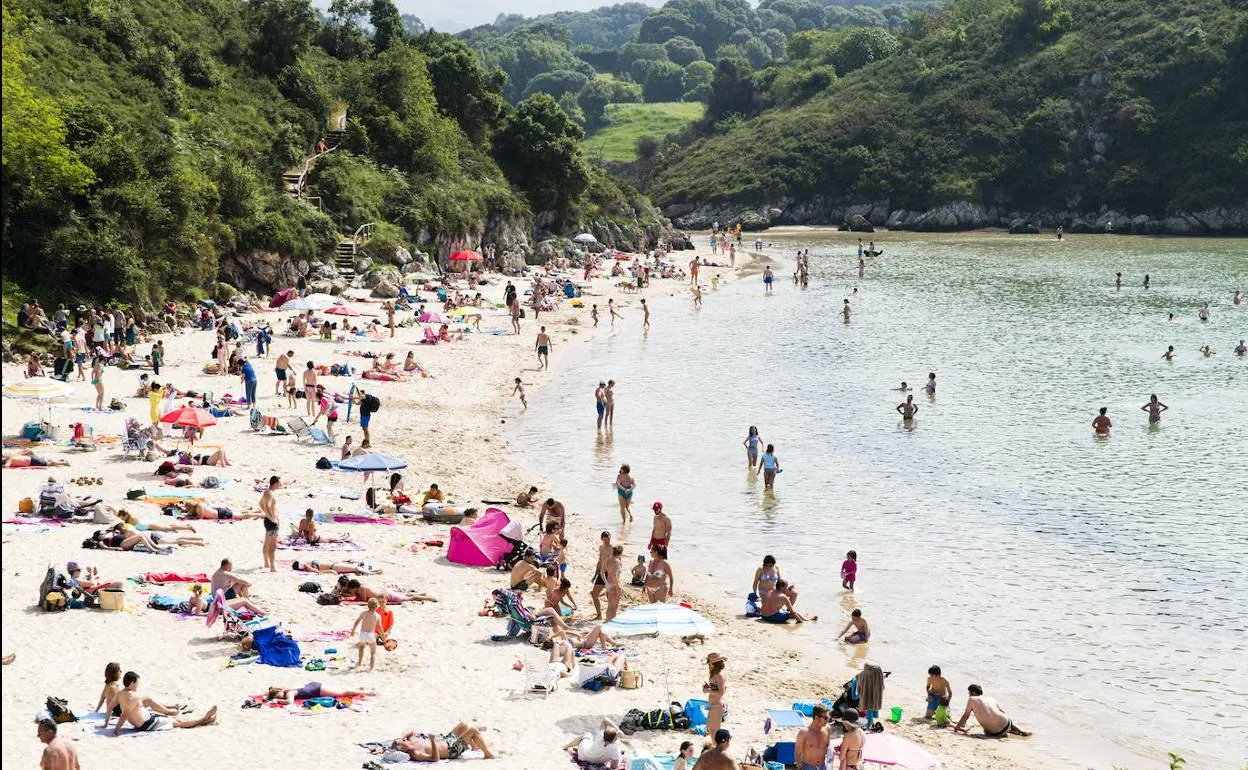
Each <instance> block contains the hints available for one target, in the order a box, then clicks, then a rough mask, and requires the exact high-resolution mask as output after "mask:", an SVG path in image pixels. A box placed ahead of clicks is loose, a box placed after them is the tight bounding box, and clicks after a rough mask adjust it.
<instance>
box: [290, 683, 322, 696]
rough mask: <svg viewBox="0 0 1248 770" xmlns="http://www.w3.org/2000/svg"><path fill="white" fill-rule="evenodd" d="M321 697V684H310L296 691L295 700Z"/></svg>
mask: <svg viewBox="0 0 1248 770" xmlns="http://www.w3.org/2000/svg"><path fill="white" fill-rule="evenodd" d="M319 697H321V683H320V682H308V683H307V684H305V685H304V686H303V687H300V688H299V689H298V690H295V700H308V699H309V698H319Z"/></svg>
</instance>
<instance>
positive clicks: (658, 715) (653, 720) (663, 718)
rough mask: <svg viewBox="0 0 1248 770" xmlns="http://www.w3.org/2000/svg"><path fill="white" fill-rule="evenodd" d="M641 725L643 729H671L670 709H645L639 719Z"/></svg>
mask: <svg viewBox="0 0 1248 770" xmlns="http://www.w3.org/2000/svg"><path fill="white" fill-rule="evenodd" d="M641 727H642V729H645V730H671V729H672V727H673V722H672V711H671V709H670V708H665V709H651V710H649V711H647V712H646V713H645V716H644V718H643V719H642V721H641Z"/></svg>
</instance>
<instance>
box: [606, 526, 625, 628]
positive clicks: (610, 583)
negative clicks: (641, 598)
mask: <svg viewBox="0 0 1248 770" xmlns="http://www.w3.org/2000/svg"><path fill="white" fill-rule="evenodd" d="M623 556H624V546H622V545H617V546H614V547H612V548H611V558H609V559H608V560H607V569H606V575H605V577H606V583H607V622H608V623H609V622H611V621H612V620H613V619H614V618H615V616H616V614H617V613H619V611H620V572H621V571H623V569H624V560H623V558H622V557H623Z"/></svg>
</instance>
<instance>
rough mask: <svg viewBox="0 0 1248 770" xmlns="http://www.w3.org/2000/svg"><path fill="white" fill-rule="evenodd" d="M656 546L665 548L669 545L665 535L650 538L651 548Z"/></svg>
mask: <svg viewBox="0 0 1248 770" xmlns="http://www.w3.org/2000/svg"><path fill="white" fill-rule="evenodd" d="M655 546H663V547H664V548H666V547H667V538H665V537H652V538H650V548H654V547H655ZM647 550H649V548H648V549H647Z"/></svg>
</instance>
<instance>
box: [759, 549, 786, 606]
mask: <svg viewBox="0 0 1248 770" xmlns="http://www.w3.org/2000/svg"><path fill="white" fill-rule="evenodd" d="M779 580H780V568H779V567H777V566H776V557H774V556H772V555H771V554H767V555H766V556H764V557H763V566H761V567H759V568H758V569H756V570H754V583H753V585H751V586H750V588H751V590H752V591H753V592H754V593H755V594H757V595H758V596H762V595H763V594H765V593H767V592H768V591H774V590H775V588H776V583H777V581H779ZM789 592H791V593H789ZM786 593H788V594H789V597H790V598H791V599H792V600H793V601H797V588H796V587H795V586H793V585H792V584H790V585H789V591H786Z"/></svg>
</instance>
